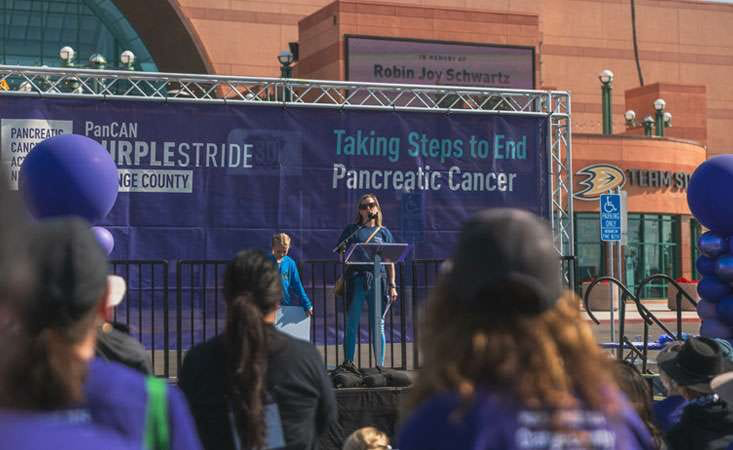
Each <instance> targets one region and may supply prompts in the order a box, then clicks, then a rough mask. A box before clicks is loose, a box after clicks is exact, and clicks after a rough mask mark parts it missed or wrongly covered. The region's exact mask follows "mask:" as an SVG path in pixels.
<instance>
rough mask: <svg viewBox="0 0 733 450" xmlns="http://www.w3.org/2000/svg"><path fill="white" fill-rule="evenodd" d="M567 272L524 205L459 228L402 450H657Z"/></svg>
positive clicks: (436, 294) (432, 315)
mask: <svg viewBox="0 0 733 450" xmlns="http://www.w3.org/2000/svg"><path fill="white" fill-rule="evenodd" d="M561 273H562V272H561V265H560V258H559V256H558V254H557V252H556V251H555V249H554V246H553V238H552V234H551V232H550V229H549V227H548V226H547V224H546V223H544V222H543V221H542V220H540V219H539V218H537V217H536V216H533V215H532V214H530V213H528V212H524V211H520V210H513V209H492V210H487V211H483V212H481V213H479V214H478V215H477V216H475V217H474V218H472V219H470V220H469V221H468V222H467V223H466V224H465V225H464V227H463V230H462V231H461V233H460V236H459V239H458V244H457V247H456V251H455V253H454V255H453V258H452V259H450V260H448V261H447V262H446V263H444V265H443V266H442V268H441V273H440V276H439V279H438V283H437V286H436V288H435V289H434V291H433V292H432V295H431V298H430V300H429V301H428V304H427V309H426V311H425V313H424V314H425V315H424V318H425V319H424V323H423V325H422V326H423V329H422V333H421V336H422V341H421V342H420V344H421V352H422V355H423V357H424V362H423V365H422V368H421V370H420V371H419V372H418V376H417V379H416V381H415V384H414V386H413V388H412V389H411V391H410V393H409V396H408V401H407V405H406V408H407V410H406V417H407V418H406V420H405V422H404V423H403V426H402V428H401V430H400V432H399V437H398V445H397V447H398V448H399V449H400V450H438V449H467V450H487V449H510V450H511V449H550V448H553V449H555V448H558V449H560V448H561V449H580V448H593V449H624V450H630V449H631V450H633V449H651V448H654V442H653V440H652V438H651V436H650V434H649V432H648V431H647V429H646V428H645V426H644V424H643V423H642V422H641V420H640V419H639V417H638V416H637V415H636V413H635V412H634V410H633V409H632V408H631V406H630V405H629V403H628V401H626V399H625V398H624V396H623V395H622V394H621V393H620V392H619V390H618V388H617V387H616V385H615V383H614V380H613V378H612V377H613V375H612V367H611V365H610V361H608V359H607V358H606V356H605V355H604V354H603V353H602V351H601V350H600V348H599V347H598V345H597V344H596V343H595V341H594V339H593V334H592V332H591V330H590V328H589V326H588V325H587V324H586V323H585V321H584V320H583V319H582V317H581V315H580V308H579V303H578V301H577V298H576V297H575V296H574V295H572V294H571V293H568V292H567V291H566V290H565V289H564V287H563V284H562V281H561Z"/></svg>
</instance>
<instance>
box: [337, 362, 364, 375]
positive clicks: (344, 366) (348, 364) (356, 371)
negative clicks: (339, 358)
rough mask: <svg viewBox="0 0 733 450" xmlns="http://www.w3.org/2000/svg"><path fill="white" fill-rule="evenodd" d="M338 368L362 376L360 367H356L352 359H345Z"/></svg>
mask: <svg viewBox="0 0 733 450" xmlns="http://www.w3.org/2000/svg"><path fill="white" fill-rule="evenodd" d="M338 368H339V369H341V371H344V372H350V373H353V374H354V375H359V376H361V372H359V368H358V367H356V365H355V364H354V363H353V362H352V361H344V362H343V363H342V364H341V365H340V366H339V367H338Z"/></svg>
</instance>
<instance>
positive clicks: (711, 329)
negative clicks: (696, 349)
mask: <svg viewBox="0 0 733 450" xmlns="http://www.w3.org/2000/svg"><path fill="white" fill-rule="evenodd" d="M700 335H701V336H705V337H709V338H722V339H731V338H733V330H731V327H729V326H728V325H726V324H724V323H723V322H721V321H720V320H718V319H707V320H703V321H702V325H700Z"/></svg>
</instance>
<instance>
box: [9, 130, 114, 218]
mask: <svg viewBox="0 0 733 450" xmlns="http://www.w3.org/2000/svg"><path fill="white" fill-rule="evenodd" d="M117 179H118V175H117V166H115V163H114V161H113V160H112V157H111V156H110V155H109V153H107V150H105V149H104V147H102V146H101V145H100V144H99V143H98V142H96V141H94V140H92V139H90V138H88V137H86V136H80V135H76V134H60V135H58V136H54V137H52V138H49V139H46V140H45V141H43V142H41V143H39V144H37V145H36V146H35V147H33V149H32V150H31V151H30V153H28V156H27V157H26V158H25V160H24V161H23V164H22V165H21V167H20V175H19V180H18V184H19V188H20V190H21V191H22V193H23V197H24V198H25V200H26V203H27V205H28V208H29V209H30V211H31V213H33V215H34V216H36V217H37V218H45V217H56V216H70V215H71V216H80V217H83V218H84V219H86V220H87V221H89V222H91V223H95V222H97V221H99V220H101V219H103V218H104V217H105V216H106V215H107V213H109V211H110V209H112V206H114V204H115V200H117V186H118V184H117V183H118V181H117Z"/></svg>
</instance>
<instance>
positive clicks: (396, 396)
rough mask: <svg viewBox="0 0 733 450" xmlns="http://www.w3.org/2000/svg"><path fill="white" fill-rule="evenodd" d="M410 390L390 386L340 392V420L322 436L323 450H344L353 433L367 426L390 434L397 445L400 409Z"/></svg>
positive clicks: (338, 395) (337, 397) (340, 390)
mask: <svg viewBox="0 0 733 450" xmlns="http://www.w3.org/2000/svg"><path fill="white" fill-rule="evenodd" d="M408 390H409V388H390V387H385V388H351V389H336V390H335V392H336V402H337V403H338V413H339V419H338V422H337V423H336V424H334V425H333V426H332V427H331V428H330V429H329V430H328V431H327V432H326V433H324V434H323V436H321V441H320V442H321V448H322V449H323V450H340V449H341V446H342V444H343V442H344V440H345V439H346V438H347V437H348V436H349V435H350V434H351V433H353V432H354V431H356V430H358V429H359V428H361V427H366V426H374V427H376V428H378V429H380V430H382V431H384V432H385V433H387V435H388V436H389V439H390V441H392V443H393V446H394V442H395V440H396V433H397V425H398V422H399V420H400V416H399V408H400V404H401V402H402V401H403V400H404V397H405V395H406V394H407V392H408Z"/></svg>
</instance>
